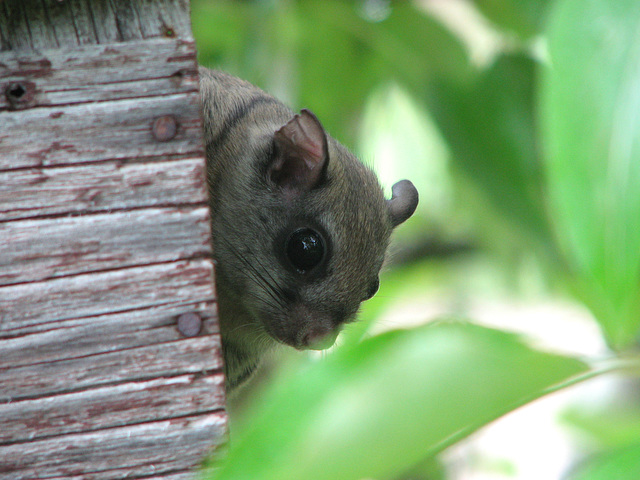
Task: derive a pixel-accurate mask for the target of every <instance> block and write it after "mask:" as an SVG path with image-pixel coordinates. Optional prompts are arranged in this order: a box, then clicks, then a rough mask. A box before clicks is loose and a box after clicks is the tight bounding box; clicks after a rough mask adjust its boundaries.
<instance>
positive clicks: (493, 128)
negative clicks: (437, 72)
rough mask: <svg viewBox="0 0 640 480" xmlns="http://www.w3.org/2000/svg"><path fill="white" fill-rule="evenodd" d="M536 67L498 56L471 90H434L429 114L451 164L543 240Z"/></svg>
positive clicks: (498, 207) (445, 87) (524, 59)
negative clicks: (440, 132)
mask: <svg viewBox="0 0 640 480" xmlns="http://www.w3.org/2000/svg"><path fill="white" fill-rule="evenodd" d="M536 71H537V65H536V63H535V62H534V61H533V60H531V59H530V58H528V57H525V56H520V55H517V56H511V55H510V56H503V57H500V58H498V59H497V60H496V62H495V64H494V65H493V66H492V67H491V68H490V69H489V70H488V71H486V72H484V74H483V75H482V77H481V78H480V79H479V80H478V82H476V83H475V84H474V85H473V86H472V87H471V88H468V89H466V88H465V89H460V88H455V87H452V85H450V84H443V85H441V86H440V87H439V88H434V89H433V94H432V98H431V110H432V112H433V114H434V116H435V118H436V120H437V121H438V124H439V126H440V128H441V130H442V133H443V134H444V136H445V138H446V140H447V142H448V144H449V146H450V148H451V152H452V153H453V158H452V160H453V162H454V164H455V165H456V166H457V167H458V168H459V169H460V170H461V171H462V172H463V173H464V174H465V175H466V176H467V178H469V179H470V180H471V181H473V182H475V183H476V184H477V185H479V186H480V187H481V188H482V191H483V193H484V194H485V195H486V197H487V198H488V200H489V201H490V202H491V204H492V206H493V207H494V208H495V210H496V211H498V212H500V213H501V214H502V215H504V216H505V218H508V219H509V220H511V222H513V224H516V225H518V226H519V227H521V229H522V230H523V231H524V232H525V233H526V234H527V235H528V236H529V237H530V238H532V239H541V240H543V242H544V241H545V240H546V239H547V238H549V237H548V226H547V221H546V218H545V213H544V208H543V202H542V192H543V184H542V178H543V177H542V165H541V160H540V158H539V149H538V145H537V136H536V131H535V122H534V105H535V75H536Z"/></svg>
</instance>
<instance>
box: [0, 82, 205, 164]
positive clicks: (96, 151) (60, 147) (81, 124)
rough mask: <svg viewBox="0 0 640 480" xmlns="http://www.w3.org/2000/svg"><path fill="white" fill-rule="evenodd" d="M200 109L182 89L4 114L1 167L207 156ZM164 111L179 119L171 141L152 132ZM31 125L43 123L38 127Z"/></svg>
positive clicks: (0, 136)
mask: <svg viewBox="0 0 640 480" xmlns="http://www.w3.org/2000/svg"><path fill="white" fill-rule="evenodd" d="M199 109H200V101H199V98H198V97H197V96H195V95H190V94H179V95H169V96H165V97H153V98H141V99H131V100H119V101H114V102H100V103H96V104H88V105H87V104H82V105H72V106H68V107H57V108H55V109H51V108H33V109H29V110H23V111H20V112H5V113H0V122H1V123H2V127H3V128H2V129H0V170H10V169H15V168H27V167H40V166H51V165H63V164H78V163H87V162H96V161H100V160H109V159H112V160H113V159H122V158H130V157H131V156H132V155H135V156H136V157H137V158H142V157H151V156H160V155H175V154H180V155H198V154H199V155H202V154H203V146H202V135H201V121H200V118H199V111H200V110H199ZM12 113H19V114H20V115H12ZM163 116H170V117H172V118H174V119H175V121H176V123H177V132H176V134H175V137H174V138H172V139H170V140H168V141H160V140H158V139H157V138H155V137H154V135H153V133H152V128H153V123H154V121H155V120H156V119H157V118H159V117H163ZM28 125H38V126H39V127H38V129H37V131H34V130H31V129H30V128H28ZM133 145H135V148H132V146H133Z"/></svg>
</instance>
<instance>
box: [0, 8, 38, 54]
mask: <svg viewBox="0 0 640 480" xmlns="http://www.w3.org/2000/svg"><path fill="white" fill-rule="evenodd" d="M2 9H4V13H5V17H4V19H3V20H4V21H3V22H2V23H3V24H4V26H5V27H6V28H4V29H3V30H4V33H5V35H6V37H5V39H6V40H5V41H6V44H5V45H4V46H3V50H13V51H20V50H27V49H31V41H30V35H29V28H28V27H27V18H26V16H25V14H24V5H23V3H22V2H0V11H2Z"/></svg>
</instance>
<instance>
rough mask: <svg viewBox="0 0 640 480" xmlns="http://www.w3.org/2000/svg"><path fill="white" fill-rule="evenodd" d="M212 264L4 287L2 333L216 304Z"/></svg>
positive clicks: (157, 267)
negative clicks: (61, 322)
mask: <svg viewBox="0 0 640 480" xmlns="http://www.w3.org/2000/svg"><path fill="white" fill-rule="evenodd" d="M212 295H213V265H212V261H211V260H194V261H180V262H173V263H168V264H159V265H151V266H146V267H133V268H123V269H120V270H114V271H108V272H101V273H90V274H82V275H74V276H72V277H64V278H57V279H52V280H47V281H43V282H34V283H25V284H19V285H10V286H5V287H0V332H3V333H4V334H5V335H6V334H9V335H10V334H11V330H13V329H18V328H25V327H29V326H32V325H38V324H43V323H49V322H54V321H58V320H67V319H72V318H79V317H84V316H93V315H100V314H105V313H117V312H124V311H128V310H136V309H139V308H147V307H153V306H158V305H176V304H178V305H179V304H187V303H194V302H195V301H212V300H213V297H212Z"/></svg>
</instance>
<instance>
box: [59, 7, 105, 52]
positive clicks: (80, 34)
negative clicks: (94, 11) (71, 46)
mask: <svg viewBox="0 0 640 480" xmlns="http://www.w3.org/2000/svg"><path fill="white" fill-rule="evenodd" d="M66 3H67V4H68V5H69V8H70V9H71V18H72V20H73V26H74V28H75V31H76V38H77V39H78V45H87V44H92V43H98V37H97V35H96V27H95V26H94V24H93V18H92V16H91V10H90V9H89V5H87V0H67V2H66Z"/></svg>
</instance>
